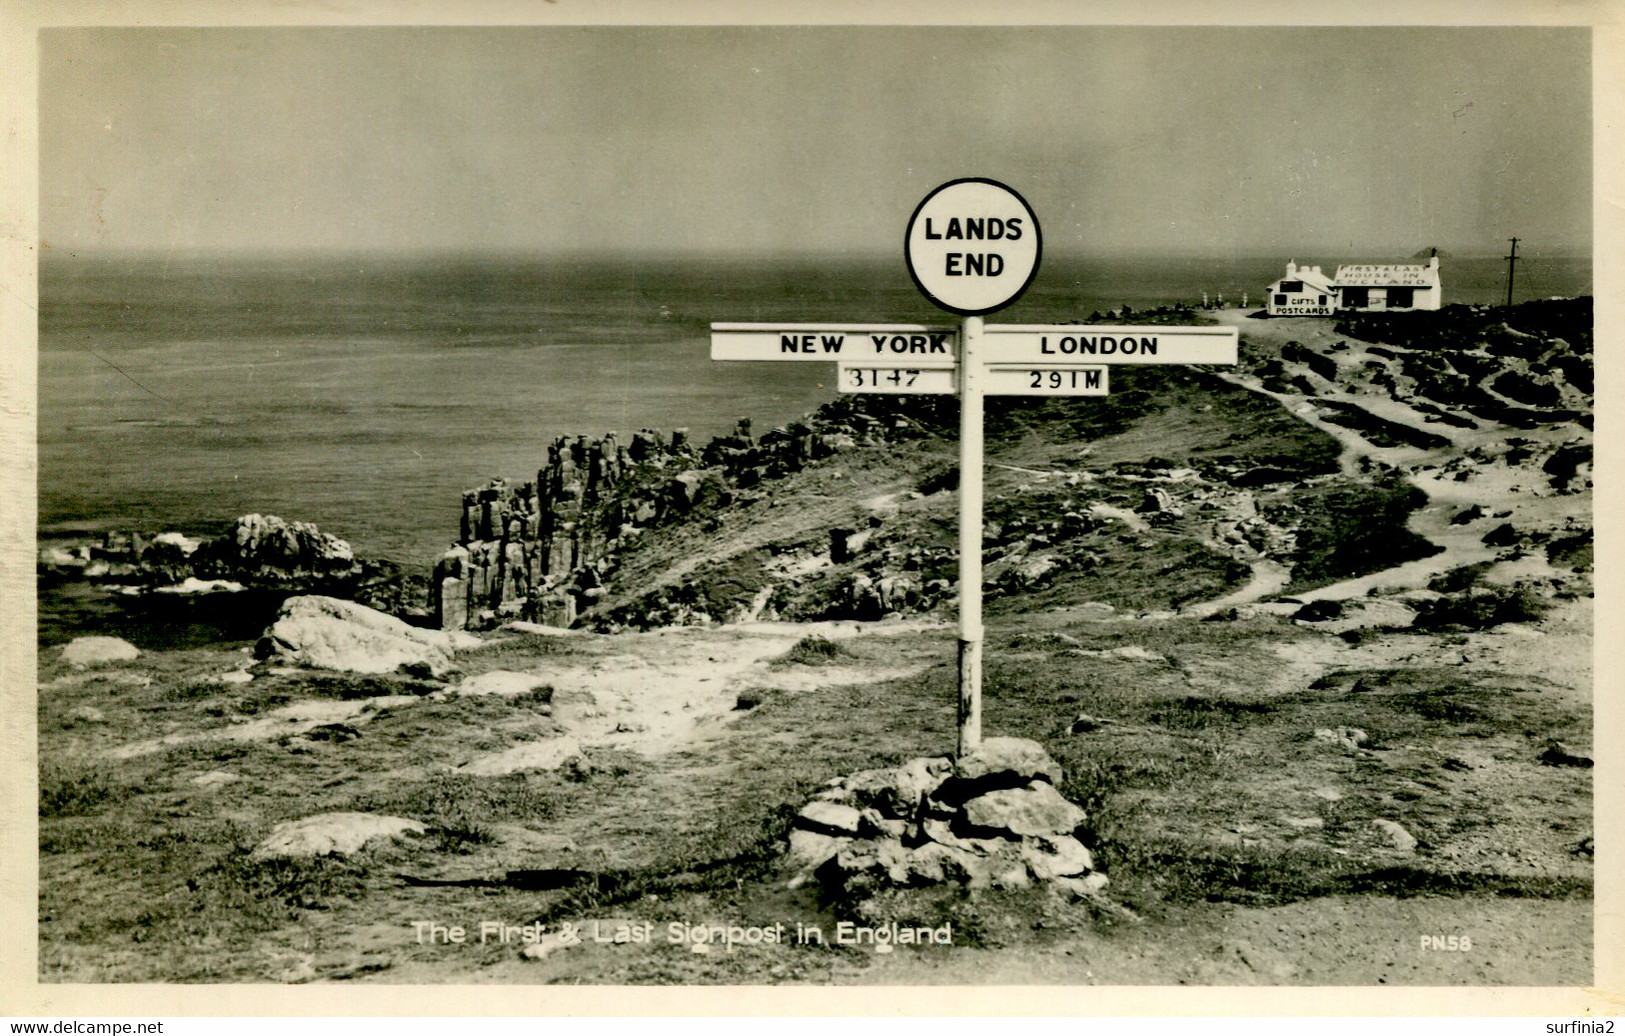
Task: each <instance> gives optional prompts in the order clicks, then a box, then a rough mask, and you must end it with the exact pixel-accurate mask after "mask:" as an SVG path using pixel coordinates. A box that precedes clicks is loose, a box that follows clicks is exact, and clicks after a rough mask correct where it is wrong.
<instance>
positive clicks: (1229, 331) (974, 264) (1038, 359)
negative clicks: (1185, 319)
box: [711, 179, 1238, 756]
mask: <svg viewBox="0 0 1625 1036" xmlns="http://www.w3.org/2000/svg"><path fill="white" fill-rule="evenodd" d="M904 254H905V256H906V258H907V260H908V268H909V274H910V275H911V276H912V277H913V278H914V283H915V284H916V285H918V286H919V288H920V291H922V292H923V293H924V294H925V296H926V297H927V298H929V299H930V300H931V301H932V302H934V303H936V304H937V305H938V306H940V307H942V308H943V309H946V310H949V311H950V312H953V313H956V314H958V315H959V316H960V317H961V318H962V320H961V321H960V323H959V325H958V326H957V327H955V326H951V325H938V324H861V323H860V324H790V323H786V324H729V323H717V324H712V325H711V359H713V360H818V361H823V362H829V361H831V360H833V361H836V363H837V364H838V368H837V373H838V388H839V390H840V391H841V392H868V393H883V394H892V395H907V394H926V393H929V394H939V395H947V394H950V393H958V395H959V400H960V406H959V745H958V751H959V754H960V755H961V756H964V755H967V754H969V753H971V752H974V751H975V750H976V749H977V747H978V746H979V745H980V744H981V742H982V639H983V637H982V495H983V494H982V474H983V470H982V397H983V396H986V395H995V396H1104V395H1107V394H1108V392H1109V391H1110V379H1109V377H1108V374H1109V368H1110V367H1112V366H1115V365H1118V364H1160V363H1221V364H1233V363H1235V362H1236V354H1237V340H1238V336H1237V332H1236V329H1235V328H1233V327H1179V326H1167V325H1161V324H1158V325H1147V326H1143V327H1128V326H1115V325H1108V326H1086V325H1081V324H1053V325H1050V324H1008V325H997V324H994V325H984V324H983V322H982V317H983V315H984V314H987V313H991V312H993V311H995V310H998V309H1002V308H1004V307H1005V306H1007V305H1009V304H1010V303H1011V302H1014V301H1015V300H1016V298H1017V297H1018V296H1020V295H1021V293H1022V292H1023V291H1025V290H1026V289H1027V286H1028V285H1029V284H1031V283H1032V279H1033V277H1034V276H1036V275H1037V273H1038V262H1039V258H1040V256H1041V255H1042V243H1041V237H1040V233H1039V229H1038V218H1037V216H1035V215H1034V214H1033V211H1032V209H1031V208H1030V207H1029V206H1028V205H1027V202H1026V200H1025V199H1023V198H1022V197H1021V195H1019V194H1017V193H1016V192H1015V191H1013V190H1011V189H1010V188H1009V187H1006V186H1004V185H1003V184H1001V183H998V182H996V181H993V180H984V179H965V180H954V181H951V182H949V183H945V184H943V185H942V186H941V187H938V188H937V189H936V190H934V191H932V192H931V193H930V194H928V195H926V197H925V200H924V201H922V202H920V205H919V207H918V208H916V209H915V210H914V215H913V217H911V218H910V219H909V223H908V232H907V235H906V237H905V239H904Z"/></svg>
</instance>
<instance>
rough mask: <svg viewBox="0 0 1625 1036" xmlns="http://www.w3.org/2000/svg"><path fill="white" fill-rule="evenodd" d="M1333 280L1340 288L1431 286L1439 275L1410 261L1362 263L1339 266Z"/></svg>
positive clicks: (1430, 268) (1436, 281)
mask: <svg viewBox="0 0 1625 1036" xmlns="http://www.w3.org/2000/svg"><path fill="white" fill-rule="evenodd" d="M1333 281H1334V282H1335V283H1336V284H1337V286H1338V287H1341V288H1349V287H1355V288H1386V287H1412V288H1431V287H1434V286H1435V285H1437V284H1438V283H1439V275H1438V272H1437V271H1436V270H1434V269H1433V268H1432V267H1429V266H1419V265H1416V264H1412V263H1362V264H1355V265H1353V266H1339V267H1338V268H1337V276H1336V277H1334V278H1333Z"/></svg>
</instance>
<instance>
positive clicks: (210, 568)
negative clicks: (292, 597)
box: [191, 514, 361, 586]
mask: <svg viewBox="0 0 1625 1036" xmlns="http://www.w3.org/2000/svg"><path fill="white" fill-rule="evenodd" d="M191 558H192V567H193V569H194V570H195V571H196V573H197V575H199V576H201V577H204V578H209V577H224V578H230V579H236V580H240V581H243V582H247V583H253V584H256V585H289V586H299V585H310V584H314V583H319V582H323V581H327V580H333V579H344V578H349V577H353V576H356V575H359V574H360V572H361V564H360V562H358V561H357V560H356V556H355V552H354V551H352V550H351V549H350V545H349V544H348V543H346V542H345V541H343V540H341V539H339V538H338V537H337V536H333V535H331V534H329V533H325V532H322V531H321V530H320V529H318V528H316V526H315V525H312V524H311V523H310V522H288V521H284V520H282V519H281V518H278V517H277V516H276V515H259V514H245V515H243V516H242V517H240V518H238V519H237V520H236V522H235V523H233V526H232V528H231V530H230V531H229V532H227V533H226V534H225V535H224V536H220V537H218V538H216V539H213V540H210V541H208V542H207V543H205V544H203V545H202V546H200V547H198V548H197V549H196V550H195V551H194V552H193V553H192V555H191Z"/></svg>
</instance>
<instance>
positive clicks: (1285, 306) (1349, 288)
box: [1264, 255, 1444, 316]
mask: <svg viewBox="0 0 1625 1036" xmlns="http://www.w3.org/2000/svg"><path fill="white" fill-rule="evenodd" d="M1443 295H1444V289H1443V288H1442V287H1440V284H1439V257H1438V256H1437V255H1433V256H1430V257H1429V258H1428V262H1427V265H1426V266H1423V265H1421V264H1418V263H1364V264H1355V265H1349V266H1339V267H1338V268H1337V274H1336V276H1334V277H1330V278H1328V277H1327V276H1326V275H1325V274H1323V273H1321V271H1320V267H1318V266H1299V265H1298V264H1297V263H1296V262H1294V261H1288V262H1287V264H1286V276H1285V277H1282V278H1281V279H1280V280H1278V281H1276V282H1275V283H1274V284H1271V285H1270V286H1269V288H1267V289H1266V294H1265V296H1264V309H1265V312H1267V313H1269V315H1270V316H1331V315H1332V314H1333V313H1335V312H1338V311H1340V310H1359V311H1362V312H1391V311H1395V310H1417V309H1438V308H1439V306H1440V305H1441V304H1442V302H1443Z"/></svg>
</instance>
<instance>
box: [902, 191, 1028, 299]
mask: <svg viewBox="0 0 1625 1036" xmlns="http://www.w3.org/2000/svg"><path fill="white" fill-rule="evenodd" d="M1042 253H1043V248H1042V244H1041V240H1040V237H1039V232H1038V217H1037V216H1034V215H1033V210H1032V207H1031V206H1029V205H1028V204H1027V200H1026V199H1025V198H1023V197H1022V196H1021V195H1019V194H1017V193H1016V192H1015V191H1013V190H1011V189H1010V188H1009V187H1006V186H1005V185H1004V184H1002V183H999V182H998V181H997V180H986V179H982V178H981V177H970V178H967V179H964V180H951V181H949V182H948V183H945V184H943V185H942V186H941V187H938V188H937V189H936V190H934V191H932V192H931V193H930V194H928V195H926V196H925V200H924V201H922V202H920V205H919V207H918V208H916V209H915V210H914V215H913V216H912V217H910V218H909V221H908V236H907V237H906V238H905V239H904V242H903V254H904V256H906V257H907V259H908V272H909V274H910V275H911V276H912V277H913V278H914V283H915V284H917V285H919V288H920V290H921V291H922V292H924V293H925V296H926V298H929V299H930V300H931V301H932V302H935V303H936V304H937V305H939V306H941V307H942V308H943V309H946V310H951V311H952V312H955V313H958V314H961V315H962V316H980V315H982V314H983V313H991V312H993V311H994V310H996V309H1000V308H1002V307H1004V306H1007V305H1009V304H1010V303H1011V302H1014V301H1015V299H1016V297H1017V296H1018V295H1020V294H1021V293H1022V292H1023V291H1026V290H1027V285H1029V284H1031V283H1032V280H1033V277H1034V275H1036V274H1037V273H1038V260H1039V257H1040V256H1041V255H1042Z"/></svg>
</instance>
